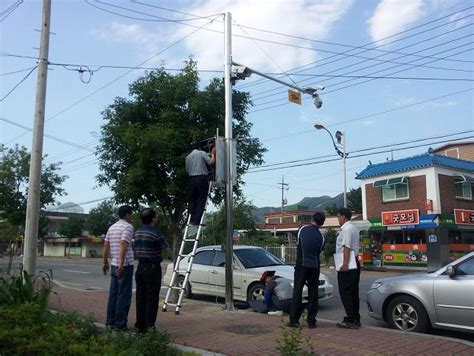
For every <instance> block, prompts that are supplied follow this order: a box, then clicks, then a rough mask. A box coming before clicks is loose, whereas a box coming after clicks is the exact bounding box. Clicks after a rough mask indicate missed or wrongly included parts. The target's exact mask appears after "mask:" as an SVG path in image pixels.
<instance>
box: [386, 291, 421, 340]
mask: <svg viewBox="0 0 474 356" xmlns="http://www.w3.org/2000/svg"><path fill="white" fill-rule="evenodd" d="M387 320H388V322H389V323H390V325H391V326H392V328H394V329H398V330H403V331H410V332H418V333H424V332H426V331H427V330H428V327H429V325H430V321H429V318H428V314H427V313H426V310H425V307H424V306H423V305H422V304H421V303H420V302H419V301H418V300H417V299H415V298H413V297H410V296H408V295H400V296H397V297H395V298H393V299H392V300H391V301H390V303H389V304H388V307H387Z"/></svg>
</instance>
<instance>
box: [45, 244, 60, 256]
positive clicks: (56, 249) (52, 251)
mask: <svg viewBox="0 0 474 356" xmlns="http://www.w3.org/2000/svg"><path fill="white" fill-rule="evenodd" d="M43 256H45V257H64V243H60V242H46V241H45V243H44V252H43Z"/></svg>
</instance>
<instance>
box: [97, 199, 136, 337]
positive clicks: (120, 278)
mask: <svg viewBox="0 0 474 356" xmlns="http://www.w3.org/2000/svg"><path fill="white" fill-rule="evenodd" d="M118 215H119V220H118V221H117V222H116V223H115V224H113V225H112V226H111V227H110V228H109V230H108V231H107V235H106V236H105V242H104V251H103V255H104V265H103V267H102V271H103V272H104V274H107V271H108V270H109V261H108V260H109V253H110V257H111V258H112V261H111V265H112V266H111V269H110V290H109V301H108V303H107V321H106V325H107V326H109V327H111V328H114V329H117V330H127V318H128V311H129V310H130V304H131V302H132V281H133V250H132V239H133V226H132V224H131V222H132V208H131V207H130V206H129V205H123V206H121V207H120V208H119V209H118Z"/></svg>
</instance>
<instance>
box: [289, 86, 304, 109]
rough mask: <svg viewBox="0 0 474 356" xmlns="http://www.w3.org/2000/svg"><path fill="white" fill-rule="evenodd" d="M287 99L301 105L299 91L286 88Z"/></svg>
mask: <svg viewBox="0 0 474 356" xmlns="http://www.w3.org/2000/svg"><path fill="white" fill-rule="evenodd" d="M288 101H289V102H291V103H295V104H298V105H301V93H300V92H299V91H295V90H291V89H288Z"/></svg>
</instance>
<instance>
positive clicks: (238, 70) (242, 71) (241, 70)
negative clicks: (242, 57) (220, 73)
mask: <svg viewBox="0 0 474 356" xmlns="http://www.w3.org/2000/svg"><path fill="white" fill-rule="evenodd" d="M233 69H234V73H235V76H236V77H237V78H239V79H245V78H248V77H250V76H251V75H252V71H251V70H250V69H249V68H248V67H246V66H234V68H233Z"/></svg>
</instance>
